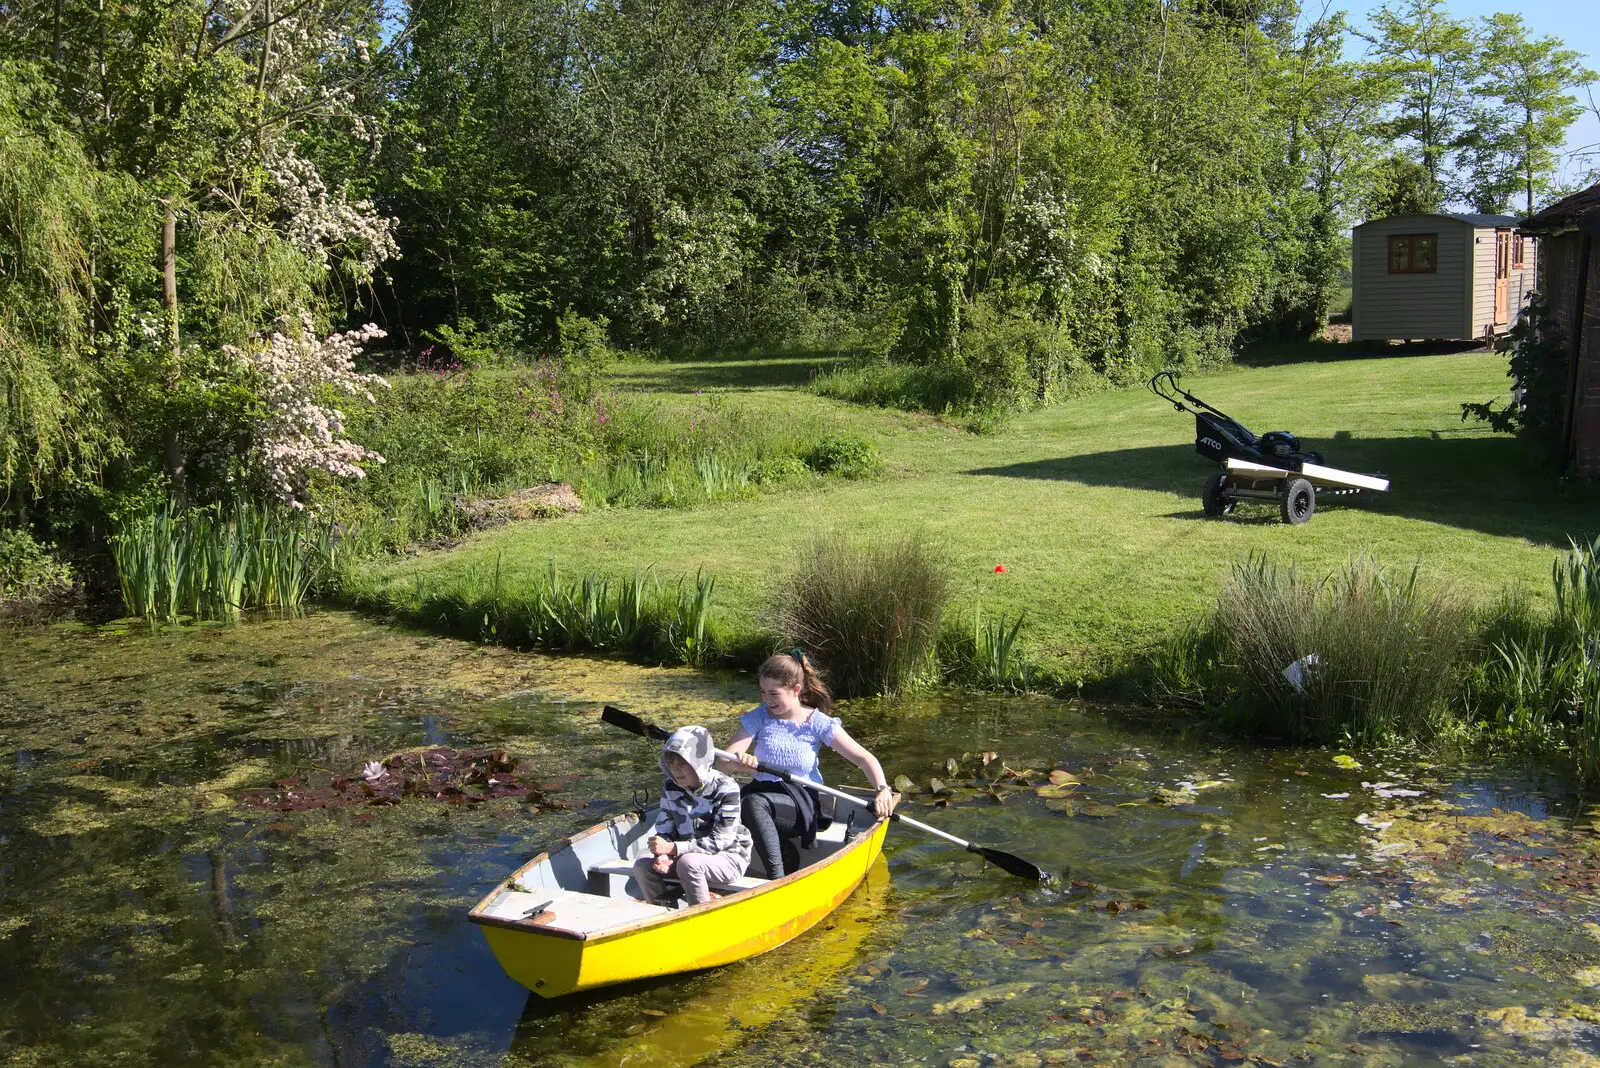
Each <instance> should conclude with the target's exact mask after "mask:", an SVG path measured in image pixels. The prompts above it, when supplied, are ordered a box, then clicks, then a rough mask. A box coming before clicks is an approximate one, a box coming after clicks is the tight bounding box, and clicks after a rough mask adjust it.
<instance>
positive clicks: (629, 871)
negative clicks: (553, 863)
mask: <svg viewBox="0 0 1600 1068" xmlns="http://www.w3.org/2000/svg"><path fill="white" fill-rule="evenodd" d="M589 874H590V875H620V876H622V877H623V878H625V879H631V878H633V861H631V860H603V861H601V862H599V863H598V864H591V865H589ZM668 881H669V882H670V881H671V877H670V876H669V877H668ZM764 882H767V880H766V879H757V878H755V877H754V876H750V875H741V876H740V877H739V878H737V879H734V880H733V881H732V882H726V883H724V882H718V881H717V880H716V879H712V880H710V883H711V885H712V886H715V887H718V888H720V889H723V890H754V889H755V888H756V887H758V886H760V885H761V884H762V883H764Z"/></svg>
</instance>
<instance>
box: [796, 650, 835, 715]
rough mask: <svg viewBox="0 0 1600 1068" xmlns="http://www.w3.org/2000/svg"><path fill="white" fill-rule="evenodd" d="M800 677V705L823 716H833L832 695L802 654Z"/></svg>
mask: <svg viewBox="0 0 1600 1068" xmlns="http://www.w3.org/2000/svg"><path fill="white" fill-rule="evenodd" d="M800 675H801V680H802V681H801V683H800V703H801V704H803V705H810V706H811V707H812V708H814V709H816V710H817V711H818V712H821V713H822V714H823V715H824V716H831V715H833V694H832V693H831V692H829V690H828V684H827V683H825V682H823V681H822V676H821V675H820V674H819V673H818V672H817V669H816V668H814V667H812V666H811V660H810V658H809V657H807V656H806V655H805V654H804V653H801V654H800Z"/></svg>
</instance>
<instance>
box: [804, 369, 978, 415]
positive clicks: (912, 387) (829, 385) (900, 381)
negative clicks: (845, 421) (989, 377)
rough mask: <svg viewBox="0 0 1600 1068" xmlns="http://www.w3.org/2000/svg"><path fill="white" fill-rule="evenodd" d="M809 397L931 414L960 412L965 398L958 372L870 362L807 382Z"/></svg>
mask: <svg viewBox="0 0 1600 1068" xmlns="http://www.w3.org/2000/svg"><path fill="white" fill-rule="evenodd" d="M809 388H810V389H811V391H812V392H813V393H817V394H820V395H821V396H824V397H832V398H833V399H835V400H842V401H849V402H851V403H852V404H866V405H871V406H873V407H877V408H899V409H902V410H904V411H924V412H935V413H946V412H956V411H960V410H963V405H964V398H965V397H966V395H967V390H966V384H965V380H964V378H963V376H962V374H961V372H960V369H959V368H955V367H951V366H949V365H938V366H930V365H927V364H906V363H891V362H889V361H888V360H882V359H878V360H871V361H868V362H865V363H859V364H856V365H854V366H851V367H844V368H841V369H839V370H837V371H827V372H824V373H823V374H820V375H817V376H816V377H815V378H813V379H812V380H811V385H810V387H809Z"/></svg>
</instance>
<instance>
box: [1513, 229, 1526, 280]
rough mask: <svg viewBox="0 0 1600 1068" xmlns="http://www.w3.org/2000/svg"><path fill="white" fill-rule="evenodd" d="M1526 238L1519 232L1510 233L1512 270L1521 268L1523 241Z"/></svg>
mask: <svg viewBox="0 0 1600 1068" xmlns="http://www.w3.org/2000/svg"><path fill="white" fill-rule="evenodd" d="M1526 240H1528V239H1527V238H1525V237H1523V236H1522V235H1521V234H1512V235H1511V266H1512V268H1513V269H1514V270H1518V271H1520V270H1522V266H1523V263H1522V256H1523V244H1522V243H1523V242H1524V241H1526Z"/></svg>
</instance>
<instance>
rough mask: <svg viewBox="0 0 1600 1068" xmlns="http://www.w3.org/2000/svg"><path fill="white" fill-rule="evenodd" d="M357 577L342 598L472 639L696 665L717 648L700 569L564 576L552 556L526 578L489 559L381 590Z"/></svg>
mask: <svg viewBox="0 0 1600 1068" xmlns="http://www.w3.org/2000/svg"><path fill="white" fill-rule="evenodd" d="M360 581H361V580H359V579H356V580H354V581H352V582H351V583H349V584H348V585H347V586H346V588H345V589H344V591H343V592H344V597H345V599H346V600H347V601H349V602H350V603H353V604H355V605H356V606H358V607H361V608H365V609H367V610H375V611H381V612H384V613H386V614H389V615H392V616H395V617H398V618H401V619H405V620H407V621H410V622H413V623H417V624H419V625H422V626H425V627H428V628H429V629H433V630H438V631H443V632H445V633H449V634H454V635H456V636H458V637H462V638H467V639H470V640H473V641H484V642H496V643H498V644H501V645H506V646H510V647H512V648H519V649H549V650H557V651H568V652H587V651H598V652H608V653H616V654H619V655H625V656H631V657H636V658H642V659H649V660H655V661H658V662H669V663H682V664H690V665H694V666H701V665H704V664H706V663H709V662H710V661H711V660H712V659H714V658H715V656H716V655H717V652H718V641H717V635H716V627H715V620H714V618H713V594H714V592H715V589H716V581H715V579H714V578H713V577H712V576H710V575H707V574H706V573H705V572H703V571H702V572H700V573H699V574H697V575H696V576H695V577H694V578H693V579H689V578H679V579H678V580H677V581H675V582H662V581H661V580H660V579H659V578H657V577H655V576H654V575H651V574H649V573H648V572H641V571H635V572H634V573H633V574H632V575H631V576H630V577H627V578H623V579H615V578H610V577H606V576H601V575H597V574H581V575H575V576H568V575H565V574H563V573H562V572H561V571H560V569H559V568H557V566H556V563H555V561H554V560H551V561H550V562H549V564H548V566H547V567H546V569H545V572H544V573H543V574H542V575H540V576H539V577H538V578H536V579H534V580H532V581H528V580H526V579H509V578H507V577H506V576H505V574H504V571H503V569H502V567H501V562H500V560H498V559H496V561H495V564H494V567H493V568H474V569H471V570H469V571H466V572H465V573H459V574H454V575H448V576H444V577H437V578H435V577H427V578H421V579H419V580H417V581H416V582H415V583H412V584H401V585H396V586H393V587H389V588H385V589H381V590H380V589H373V588H369V587H364V586H362V585H361V584H360Z"/></svg>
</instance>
